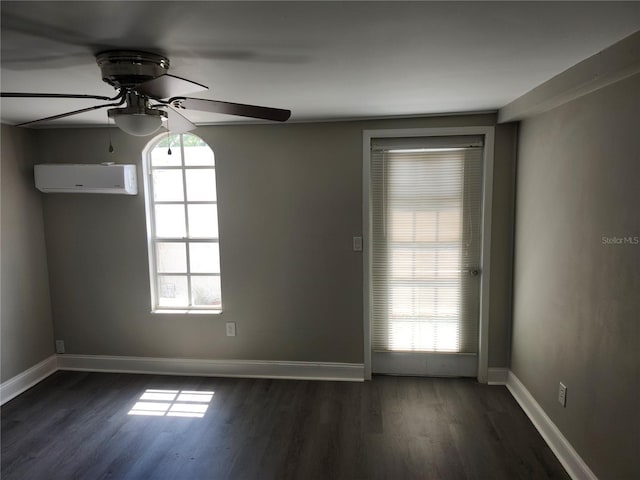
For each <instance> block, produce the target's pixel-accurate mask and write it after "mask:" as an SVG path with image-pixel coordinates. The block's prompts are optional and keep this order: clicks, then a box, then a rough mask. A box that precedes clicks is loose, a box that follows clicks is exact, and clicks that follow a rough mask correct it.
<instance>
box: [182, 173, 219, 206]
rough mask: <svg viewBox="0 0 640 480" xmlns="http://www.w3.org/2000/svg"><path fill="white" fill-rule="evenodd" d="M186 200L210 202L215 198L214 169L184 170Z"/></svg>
mask: <svg viewBox="0 0 640 480" xmlns="http://www.w3.org/2000/svg"><path fill="white" fill-rule="evenodd" d="M185 173H186V175H187V201H189V202H212V201H214V200H215V199H216V171H215V170H214V169H212V168H207V169H202V170H201V169H197V170H186V171H185Z"/></svg>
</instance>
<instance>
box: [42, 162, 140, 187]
mask: <svg viewBox="0 0 640 480" xmlns="http://www.w3.org/2000/svg"><path fill="white" fill-rule="evenodd" d="M34 176H35V180H36V188H37V189H38V190H40V191H41V192H44V193H111V194H120V195H137V193H138V182H137V180H136V166H135V165H122V164H105V165H102V164H91V165H87V164H67V163H45V164H41V165H35V166H34Z"/></svg>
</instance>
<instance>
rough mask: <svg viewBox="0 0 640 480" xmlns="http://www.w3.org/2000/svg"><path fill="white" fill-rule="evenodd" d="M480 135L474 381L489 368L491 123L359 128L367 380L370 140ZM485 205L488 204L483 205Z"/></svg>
mask: <svg viewBox="0 0 640 480" xmlns="http://www.w3.org/2000/svg"><path fill="white" fill-rule="evenodd" d="M448 135H484V152H483V160H484V169H483V178H482V248H481V255H480V268H481V272H482V275H481V277H480V319H479V325H478V376H477V378H478V381H479V382H480V383H487V381H488V378H487V377H488V370H489V300H490V296H489V288H490V285H491V282H490V277H491V213H492V211H491V208H492V205H493V203H492V199H493V155H494V136H495V127H493V126H477V127H443V128H407V129H385V130H363V132H362V235H363V237H364V238H363V252H362V253H363V255H362V261H363V265H362V274H363V279H362V284H363V331H364V378H365V380H371V357H372V355H371V353H372V352H371V347H372V346H371V300H372V295H371V254H370V252H371V240H372V235H371V227H372V225H371V210H372V208H371V140H372V139H373V138H393V137H435V136H448ZM487 207H488V208H487Z"/></svg>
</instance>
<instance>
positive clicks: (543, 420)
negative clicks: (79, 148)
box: [506, 371, 598, 480]
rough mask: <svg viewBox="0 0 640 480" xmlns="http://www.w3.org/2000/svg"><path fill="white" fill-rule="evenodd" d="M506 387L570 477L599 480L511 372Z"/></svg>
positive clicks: (576, 479)
mask: <svg viewBox="0 0 640 480" xmlns="http://www.w3.org/2000/svg"><path fill="white" fill-rule="evenodd" d="M506 385H507V388H508V389H509V392H511V395H513V398H515V399H516V401H517V402H518V403H519V404H520V407H522V410H524V413H526V414H527V417H529V420H531V423H533V425H534V426H535V427H536V429H537V430H538V432H540V435H542V438H543V439H544V441H545V442H547V445H549V448H550V449H551V451H552V452H553V453H554V454H555V456H556V457H558V460H559V461H560V463H561V464H562V466H563V467H564V468H565V470H566V471H567V473H568V474H569V476H570V477H571V478H572V479H574V480H598V477H596V476H595V474H594V473H593V472H592V471H591V469H590V468H589V467H588V466H587V464H586V463H585V462H584V460H582V458H581V457H580V455H578V452H576V451H575V450H574V448H573V447H572V446H571V444H570V443H569V441H568V440H567V439H566V438H565V436H564V435H562V432H561V431H560V429H559V428H558V427H557V426H556V425H555V423H553V422H552V421H551V419H550V418H549V416H548V415H547V414H546V413H545V411H544V410H543V409H542V407H541V406H540V405H539V404H538V402H536V399H535V398H533V395H531V393H529V390H527V388H526V387H525V386H524V385H523V384H522V382H521V381H520V380H519V379H518V377H516V376H515V375H514V374H513V372H511V371H509V372H508V377H507V383H506Z"/></svg>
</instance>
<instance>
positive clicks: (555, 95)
mask: <svg viewBox="0 0 640 480" xmlns="http://www.w3.org/2000/svg"><path fill="white" fill-rule="evenodd" d="M638 73H640V32H635V33H632V34H631V35H629V36H628V37H626V38H624V39H622V40H620V41H619V42H617V43H615V44H613V45H611V46H610V47H608V48H606V49H604V50H602V51H600V52H598V53H596V54H595V55H593V56H591V57H589V58H587V59H586V60H583V61H581V62H580V63H577V64H576V65H574V66H573V67H571V68H569V69H567V70H565V71H564V72H562V73H560V74H558V75H556V76H555V77H553V78H551V79H550V80H547V81H546V82H544V83H542V84H540V85H538V86H537V87H535V88H534V89H533V90H530V91H529V92H527V93H525V94H524V95H522V96H520V97H518V98H516V99H515V100H513V101H512V102H511V103H509V104H507V105H505V106H503V107H502V108H501V109H500V110H498V122H499V123H504V122H514V121H518V120H523V119H525V118H527V117H531V116H534V115H539V114H541V113H543V112H546V111H548V110H551V109H553V108H556V107H559V106H560V105H563V104H565V103H567V102H570V101H572V100H575V99H577V98H580V97H582V96H583V95H587V94H589V93H592V92H595V91H596V90H599V89H601V88H604V87H606V86H608V85H611V84H613V83H615V82H619V81H620V80H624V79H625V78H628V77H630V76H632V75H636V74H638Z"/></svg>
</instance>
